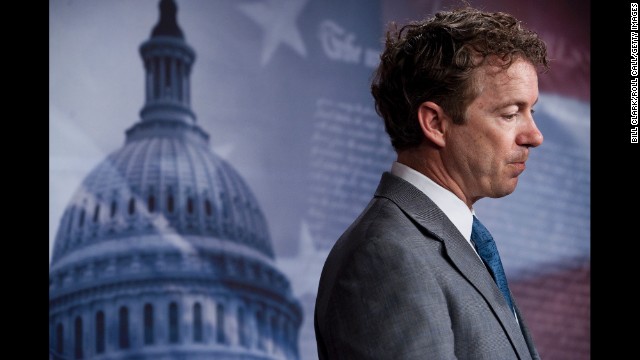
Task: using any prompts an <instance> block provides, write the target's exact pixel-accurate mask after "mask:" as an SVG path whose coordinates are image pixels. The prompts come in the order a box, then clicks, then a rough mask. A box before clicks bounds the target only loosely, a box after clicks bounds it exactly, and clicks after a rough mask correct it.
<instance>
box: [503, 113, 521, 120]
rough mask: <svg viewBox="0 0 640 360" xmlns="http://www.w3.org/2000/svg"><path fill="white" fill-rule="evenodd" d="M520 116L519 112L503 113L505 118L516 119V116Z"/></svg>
mask: <svg viewBox="0 0 640 360" xmlns="http://www.w3.org/2000/svg"><path fill="white" fill-rule="evenodd" d="M517 116H518V113H514V114H507V115H502V118H503V119H505V120H509V121H511V120H515V118H516V117H517Z"/></svg>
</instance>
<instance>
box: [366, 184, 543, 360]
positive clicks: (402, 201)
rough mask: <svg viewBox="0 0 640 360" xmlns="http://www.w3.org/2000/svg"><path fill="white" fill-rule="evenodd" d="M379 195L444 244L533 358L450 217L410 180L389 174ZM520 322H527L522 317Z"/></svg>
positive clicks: (523, 351) (521, 349)
mask: <svg viewBox="0 0 640 360" xmlns="http://www.w3.org/2000/svg"><path fill="white" fill-rule="evenodd" d="M375 196H378V197H384V198H387V199H389V200H390V201H392V202H393V203H395V204H396V205H397V206H398V207H399V208H400V209H401V210H402V211H403V212H404V213H405V214H407V216H409V217H411V218H412V219H413V220H415V221H416V223H418V224H419V225H420V226H422V227H423V228H424V230H426V231H427V232H428V233H430V234H432V235H433V236H435V237H436V238H437V239H438V240H440V241H442V243H443V244H444V248H445V253H446V255H447V256H448V257H449V258H450V259H451V262H452V263H453V264H454V265H455V267H456V268H457V269H458V271H460V273H461V274H462V275H463V276H464V277H465V278H466V279H467V280H468V281H469V282H470V283H471V284H472V285H473V286H474V287H475V288H476V289H477V290H478V292H480V294H482V296H483V297H484V298H485V300H486V301H487V303H488V304H489V306H490V307H491V309H492V310H493V312H494V314H495V315H496V317H497V318H498V320H499V321H500V323H501V324H502V327H503V328H504V329H505V332H506V333H507V335H508V337H509V340H510V341H511V344H512V345H513V346H514V348H515V349H516V351H517V353H518V357H519V358H520V359H529V358H531V352H530V350H529V347H528V344H527V341H526V340H525V338H524V337H523V332H522V331H521V329H520V326H519V325H518V322H517V321H516V320H515V318H514V316H513V313H511V311H510V310H509V308H508V306H507V303H506V301H505V299H504V296H503V295H502V293H501V292H500V290H499V289H498V287H497V286H496V284H495V282H494V281H493V279H492V278H491V275H490V274H489V272H488V271H487V269H486V268H485V266H484V264H483V263H482V261H481V260H480V259H479V258H478V256H477V255H476V254H475V252H474V251H473V249H472V248H471V246H470V245H469V243H468V242H467V241H466V240H465V238H464V237H463V236H462V234H460V232H459V231H458V229H457V228H456V227H455V226H454V225H453V223H451V221H449V218H447V216H446V215H445V214H444V213H443V212H442V211H441V210H440V209H439V208H438V207H437V206H436V205H435V204H434V203H433V201H431V199H429V197H427V196H426V195H425V194H424V193H422V192H421V191H420V190H418V189H417V188H416V187H414V186H413V185H411V184H410V183H408V182H407V181H405V180H403V179H401V178H399V177H397V176H395V175H392V174H390V173H388V172H385V173H384V174H383V175H382V179H381V180H380V185H379V186H378V188H377V190H376V192H375ZM519 319H520V321H523V320H522V318H521V317H519Z"/></svg>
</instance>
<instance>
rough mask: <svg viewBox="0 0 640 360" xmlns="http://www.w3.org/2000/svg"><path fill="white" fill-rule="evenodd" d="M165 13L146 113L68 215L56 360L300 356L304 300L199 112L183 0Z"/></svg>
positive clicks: (155, 37) (53, 323)
mask: <svg viewBox="0 0 640 360" xmlns="http://www.w3.org/2000/svg"><path fill="white" fill-rule="evenodd" d="M159 9H160V18H159V20H158V23H157V24H156V25H155V27H153V29H152V31H151V36H150V38H149V39H148V40H147V41H145V42H143V43H142V44H141V46H140V49H139V50H140V55H141V57H142V61H143V64H144V71H145V84H143V85H144V90H145V94H146V97H145V103H144V105H143V108H142V110H141V111H140V120H139V121H138V122H137V123H135V124H133V125H132V126H131V127H130V128H129V129H126V132H125V135H126V140H125V144H124V146H122V147H121V148H120V149H117V150H115V151H113V152H112V153H111V154H110V155H108V156H107V157H106V159H104V160H103V161H102V162H101V163H100V164H98V165H97V166H96V167H95V168H94V169H93V170H92V171H91V172H90V173H89V174H88V175H87V176H86V177H85V179H84V181H83V182H82V184H81V186H80V187H79V190H78V191H77V192H76V193H75V195H74V196H73V198H72V199H71V201H70V202H69V204H68V205H67V207H66V209H65V211H64V214H63V216H62V218H61V219H60V222H59V225H58V230H57V234H56V237H55V243H54V247H53V255H52V260H51V265H50V269H49V354H50V359H105V360H106V359H154V360H162V359H167V360H169V359H171V360H173V359H185V360H195V359H298V358H299V352H298V335H299V330H300V326H301V323H302V320H303V319H302V308H301V306H300V304H299V302H298V300H297V299H295V298H294V296H293V293H292V290H291V285H290V282H289V279H288V278H287V277H286V276H285V275H284V273H283V272H281V271H280V270H279V269H278V268H277V266H276V263H275V257H274V251H273V248H272V243H271V238H270V235H269V230H268V224H267V222H266V220H265V216H264V214H263V213H262V211H261V209H260V206H259V204H258V202H257V200H256V198H255V196H254V195H253V194H252V191H251V189H250V188H249V187H248V186H247V185H246V183H245V181H244V180H243V178H242V177H241V176H240V174H239V173H238V172H237V171H236V170H234V168H233V167H232V165H231V164H229V163H228V162H226V161H225V160H223V159H222V158H220V157H219V156H218V155H216V154H215V153H214V152H213V151H212V150H211V149H210V144H209V135H208V133H207V132H206V131H205V130H204V129H203V128H201V127H200V126H199V125H198V124H197V122H196V115H195V113H194V112H193V110H192V109H191V105H190V83H189V77H190V72H191V68H192V66H193V65H194V62H195V58H196V53H195V51H194V49H192V48H191V47H190V46H189V45H188V44H187V42H186V41H185V36H184V34H183V32H182V30H181V29H180V26H179V24H178V22H177V10H178V9H177V5H176V4H175V2H174V1H173V0H161V1H160V2H159ZM114 95H117V94H114ZM79 151H81V149H79Z"/></svg>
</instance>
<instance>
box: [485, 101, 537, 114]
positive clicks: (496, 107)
mask: <svg viewBox="0 0 640 360" xmlns="http://www.w3.org/2000/svg"><path fill="white" fill-rule="evenodd" d="M539 99H540V98H536V101H534V102H533V104H531V107H534V106H535V105H536V104H537V103H538V100H539ZM512 105H515V106H517V107H518V108H522V107H524V106H525V105H526V102H524V101H516V102H512V101H505V102H503V103H501V104H498V105H496V106H494V107H493V110H492V111H498V110H500V109H503V108H506V107H507V106H512Z"/></svg>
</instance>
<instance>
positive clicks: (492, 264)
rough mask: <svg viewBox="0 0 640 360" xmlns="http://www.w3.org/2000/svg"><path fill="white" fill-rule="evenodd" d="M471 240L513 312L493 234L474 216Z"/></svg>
mask: <svg viewBox="0 0 640 360" xmlns="http://www.w3.org/2000/svg"><path fill="white" fill-rule="evenodd" d="M471 242H472V243H473V244H474V245H475V247H476V251H478V255H480V258H482V261H484V263H485V265H486V266H487V268H488V269H489V272H491V276H493V280H495V282H496V284H497V285H498V289H500V291H501V292H502V295H504V298H505V299H506V300H507V304H509V308H510V309H511V312H513V302H512V301H511V296H510V295H509V286H508V285H507V277H506V276H505V275H504V269H503V268H502V261H500V254H498V248H497V247H496V243H495V241H493V236H491V233H489V230H487V228H486V227H484V225H482V223H481V222H480V220H478V218H476V217H475V216H474V217H473V227H472V228H471Z"/></svg>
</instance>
